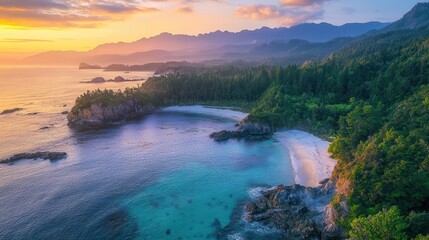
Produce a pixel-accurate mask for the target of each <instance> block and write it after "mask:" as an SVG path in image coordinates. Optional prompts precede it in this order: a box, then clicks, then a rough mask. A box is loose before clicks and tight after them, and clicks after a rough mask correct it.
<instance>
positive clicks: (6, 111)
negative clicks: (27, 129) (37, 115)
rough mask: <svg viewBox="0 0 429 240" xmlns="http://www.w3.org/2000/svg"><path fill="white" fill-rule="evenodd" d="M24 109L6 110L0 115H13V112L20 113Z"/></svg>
mask: <svg viewBox="0 0 429 240" xmlns="http://www.w3.org/2000/svg"><path fill="white" fill-rule="evenodd" d="M22 110H24V109H22V108H12V109H6V110H4V111H3V112H1V113H0V115H1V114H9V113H14V112H18V111H22Z"/></svg>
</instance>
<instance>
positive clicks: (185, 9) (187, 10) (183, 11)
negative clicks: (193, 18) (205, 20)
mask: <svg viewBox="0 0 429 240" xmlns="http://www.w3.org/2000/svg"><path fill="white" fill-rule="evenodd" d="M177 12H179V13H185V14H190V13H193V12H194V9H192V8H191V7H182V8H179V9H177Z"/></svg>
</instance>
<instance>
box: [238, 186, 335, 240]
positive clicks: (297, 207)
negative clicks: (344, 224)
mask: <svg viewBox="0 0 429 240" xmlns="http://www.w3.org/2000/svg"><path fill="white" fill-rule="evenodd" d="M335 193H336V189H335V183H334V182H332V181H329V180H328V179H326V180H324V181H322V182H321V185H320V186H319V187H304V186H301V185H297V184H295V185H292V186H283V185H280V186H277V187H274V188H269V189H264V190H261V192H260V196H258V197H256V198H255V199H254V200H253V201H252V202H250V203H248V204H247V205H246V207H245V220H246V221H248V222H259V223H263V224H265V225H267V226H270V227H273V228H275V229H279V230H281V231H283V232H284V237H285V239H299V240H301V239H303V240H304V239H340V238H341V231H340V228H339V227H338V226H337V225H336V224H335V222H334V220H333V219H334V216H335V215H336V214H337V213H336V211H335V210H334V208H333V207H332V206H331V205H330V202H331V201H332V198H333V196H334V194H335Z"/></svg>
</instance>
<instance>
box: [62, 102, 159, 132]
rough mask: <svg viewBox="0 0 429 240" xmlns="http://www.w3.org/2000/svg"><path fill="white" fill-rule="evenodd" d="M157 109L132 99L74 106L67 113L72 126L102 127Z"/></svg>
mask: <svg viewBox="0 0 429 240" xmlns="http://www.w3.org/2000/svg"><path fill="white" fill-rule="evenodd" d="M156 109H157V108H156V107H155V106H153V105H141V104H138V103H137V102H136V101H132V100H130V101H128V102H125V103H120V104H113V105H107V106H103V105H102V104H92V105H91V106H89V107H86V108H76V107H75V108H73V109H72V110H71V112H70V113H69V114H68V115H67V120H68V122H69V126H72V127H80V128H93V127H102V126H105V125H108V124H112V123H115V122H119V121H123V120H128V119H133V118H139V117H142V116H145V115H147V114H150V113H152V112H154V111H155V110H156Z"/></svg>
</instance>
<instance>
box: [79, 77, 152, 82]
mask: <svg viewBox="0 0 429 240" xmlns="http://www.w3.org/2000/svg"><path fill="white" fill-rule="evenodd" d="M144 80H145V79H143V78H139V79H125V78H124V77H122V76H117V77H115V78H114V79H105V78H103V77H95V78H93V79H91V80H90V81H81V82H80V83H105V82H139V81H144Z"/></svg>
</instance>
